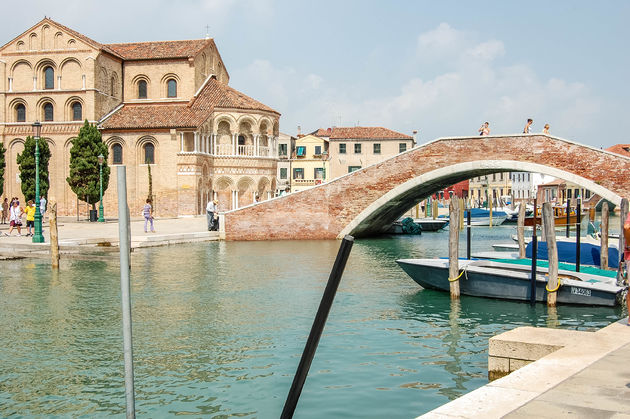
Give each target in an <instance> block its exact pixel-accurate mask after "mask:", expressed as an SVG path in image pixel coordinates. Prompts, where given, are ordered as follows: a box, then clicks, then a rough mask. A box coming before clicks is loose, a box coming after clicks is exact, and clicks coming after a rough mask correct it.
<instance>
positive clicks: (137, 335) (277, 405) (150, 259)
mask: <svg viewBox="0 0 630 419" xmlns="http://www.w3.org/2000/svg"><path fill="white" fill-rule="evenodd" d="M511 233H513V228H512V227H498V228H497V227H495V228H492V229H489V228H476V229H475V230H474V235H473V251H486V250H491V248H490V246H491V244H492V243H494V242H506V241H509V235H510V234H511ZM463 237H465V236H463ZM447 242H448V231H443V232H438V233H425V234H423V235H422V236H388V237H383V238H378V239H368V240H357V242H356V243H355V245H354V248H353V249H352V253H351V255H350V259H349V262H348V265H347V267H346V271H345V274H344V276H343V278H342V282H341V285H340V287H339V291H338V293H337V296H336V299H335V302H334V305H333V308H332V310H331V313H330V316H329V319H328V323H327V325H326V329H325V332H324V335H323V336H322V339H321V341H320V344H319V348H318V350H317V353H316V355H315V359H314V361H313V364H312V366H311V370H310V374H309V376H308V378H307V381H306V385H305V386H304V390H303V392H302V396H301V398H300V402H299V404H298V407H297V410H296V413H295V417H296V418H322V417H326V418H384V417H387V418H410V417H415V416H417V415H419V414H422V413H424V412H427V411H429V410H431V409H433V408H435V407H437V406H439V405H441V404H443V403H445V402H448V401H449V400H453V399H454V398H457V397H458V396H461V395H462V394H465V393H467V392H469V391H471V390H473V389H475V388H478V387H480V386H482V385H484V384H486V383H487V346H488V339H489V338H490V337H491V336H493V335H495V334H498V333H501V332H503V331H506V330H510V329H513V328H515V327H517V326H523V325H536V326H548V327H559V328H566V329H578V330H595V329H597V328H600V327H602V326H605V325H607V324H609V323H611V322H613V321H615V320H617V319H619V318H621V317H622V316H623V315H625V312H624V311H623V309H621V308H616V309H613V308H589V307H565V306H561V307H558V309H557V312H555V313H552V312H548V311H547V308H546V307H545V306H543V305H542V304H539V305H537V306H536V307H534V308H532V307H530V306H529V305H527V304H523V303H517V302H505V301H494V300H490V299H483V298H474V297H466V296H463V297H462V298H461V300H460V301H459V302H451V301H450V298H449V296H448V294H445V293H440V292H436V291H431V290H422V289H421V288H420V287H419V286H417V285H416V284H415V283H414V282H413V281H412V280H411V279H410V278H409V277H408V276H407V275H406V274H405V273H404V272H402V271H401V270H400V269H399V268H398V266H397V265H396V263H395V262H394V261H395V259H396V258H409V257H434V256H436V257H437V256H444V255H446V254H447V247H448V243H447ZM338 247H339V242H338V241H295V242H292V241H280V242H238V243H235V242H228V243H225V242H214V243H198V244H187V245H178V246H171V247H161V248H153V249H147V250H139V251H137V252H134V253H133V256H132V264H133V267H132V299H133V327H134V329H133V333H134V351H135V353H134V355H135V372H136V406H137V413H138V416H139V417H154V418H157V417H170V416H176V415H192V416H194V417H201V416H203V417H214V418H227V417H229V416H237V417H252V418H253V417H256V418H276V417H278V416H279V414H280V412H281V410H282V406H283V404H284V401H285V398H286V396H287V392H288V390H289V387H290V385H291V381H292V379H293V374H294V373H295V370H296V367H297V364H298V362H299V357H300V355H301V353H302V350H303V347H304V343H305V341H306V338H307V336H308V333H309V330H310V327H311V324H312V321H313V318H314V316H315V312H316V310H317V307H318V304H319V301H320V299H321V296H322V293H323V290H324V287H325V285H326V281H327V279H328V275H329V272H330V268H331V266H332V264H333V261H334V258H335V255H336V253H337V250H338ZM464 249H465V244H464V243H462V248H461V252H462V254H464V253H463V252H464ZM46 262H47V261H37V260H36V261H33V260H23V261H10V262H0V324H1V327H0V342H1V345H0V416H1V417H7V416H12V415H16V416H24V417H50V416H57V417H67V416H74V417H81V416H83V417H90V418H92V417H111V416H118V417H123V416H124V411H125V399H124V382H123V355H122V332H121V314H120V285H119V271H118V269H119V268H118V263H117V260H116V259H113V260H112V261H88V260H74V261H73V260H64V261H62V265H61V270H60V271H59V273H58V274H53V273H52V272H51V269H50V267H49V264H48V263H46Z"/></svg>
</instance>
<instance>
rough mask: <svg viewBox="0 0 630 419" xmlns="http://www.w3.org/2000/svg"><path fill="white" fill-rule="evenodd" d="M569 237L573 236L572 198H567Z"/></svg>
mask: <svg viewBox="0 0 630 419" xmlns="http://www.w3.org/2000/svg"><path fill="white" fill-rule="evenodd" d="M566 234H567V238H569V237H570V236H571V198H567V233H566Z"/></svg>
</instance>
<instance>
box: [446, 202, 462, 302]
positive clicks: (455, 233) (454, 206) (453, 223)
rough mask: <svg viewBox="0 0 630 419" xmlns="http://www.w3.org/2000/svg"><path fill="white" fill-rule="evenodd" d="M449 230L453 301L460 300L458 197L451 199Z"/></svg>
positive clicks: (450, 283) (449, 274)
mask: <svg viewBox="0 0 630 419" xmlns="http://www.w3.org/2000/svg"><path fill="white" fill-rule="evenodd" d="M449 212H450V214H449V217H450V219H449V228H448V280H449V288H450V292H451V299H457V298H459V280H457V279H456V278H457V277H458V276H459V228H457V227H458V225H459V202H458V200H457V197H455V196H454V197H453V198H452V199H451V203H450V205H449Z"/></svg>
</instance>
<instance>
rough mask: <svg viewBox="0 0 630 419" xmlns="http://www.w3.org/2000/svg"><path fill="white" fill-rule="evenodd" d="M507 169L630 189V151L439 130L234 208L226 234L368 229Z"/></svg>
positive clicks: (327, 234) (611, 191)
mask: <svg viewBox="0 0 630 419" xmlns="http://www.w3.org/2000/svg"><path fill="white" fill-rule="evenodd" d="M507 171H523V172H534V173H536V172H537V173H543V174H547V175H551V176H554V177H557V178H561V179H565V180H567V181H570V182H572V183H575V184H578V185H580V186H581V187H584V188H586V189H588V190H590V191H592V192H594V193H596V194H598V195H600V196H602V197H603V198H605V199H607V200H609V201H611V202H613V203H615V204H619V203H620V201H621V198H622V197H630V181H629V180H628V174H629V173H630V158H627V157H625V156H621V155H619V154H615V153H611V152H607V151H604V150H600V149H597V148H594V147H591V146H586V145H582V144H579V143H576V142H574V141H570V140H565V139H562V138H558V137H553V136H550V135H543V134H517V135H496V136H487V137H479V136H475V137H454V138H438V139H437V140H433V141H431V142H428V143H426V144H423V145H421V146H418V147H415V148H413V149H411V150H407V151H406V152H403V153H400V154H398V155H396V156H394V157H391V158H389V159H387V160H384V161H382V162H380V163H377V164H374V165H371V166H368V167H365V168H363V169H361V170H358V171H355V172H353V173H349V174H347V175H344V176H342V177H340V178H337V179H333V180H331V181H330V182H327V183H325V184H322V185H319V186H316V187H314V188H311V189H307V190H304V191H300V192H295V193H292V194H289V195H287V196H283V197H278V198H274V199H271V200H268V201H264V202H261V203H257V204H255V205H249V206H246V207H243V208H240V209H238V210H234V211H229V212H227V213H226V214H225V222H224V223H223V226H224V228H225V238H226V239H227V240H270V239H271V240H274V239H277V240H280V239H334V238H338V237H342V236H343V235H344V234H347V233H351V234H353V235H355V236H357V237H361V236H366V235H370V234H372V233H378V232H379V231H382V229H383V228H385V227H387V224H388V223H391V222H392V221H394V220H395V219H397V218H398V217H400V215H402V214H404V212H405V211H406V210H408V209H409V208H411V207H412V206H413V205H414V204H415V203H416V202H418V201H420V200H421V199H424V198H425V197H427V196H429V195H430V194H431V193H433V192H436V191H438V190H440V189H443V188H445V187H447V186H450V185H453V184H455V183H457V182H458V181H462V180H465V179H470V178H473V177H476V176H482V175H487V174H491V173H497V172H507Z"/></svg>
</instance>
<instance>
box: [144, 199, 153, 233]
mask: <svg viewBox="0 0 630 419" xmlns="http://www.w3.org/2000/svg"><path fill="white" fill-rule="evenodd" d="M142 215H143V216H144V232H145V233H146V232H147V223H149V222H150V223H151V233H155V229H154V228H153V207H152V206H151V200H150V199H149V198H147V203H146V204H144V208H142Z"/></svg>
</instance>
